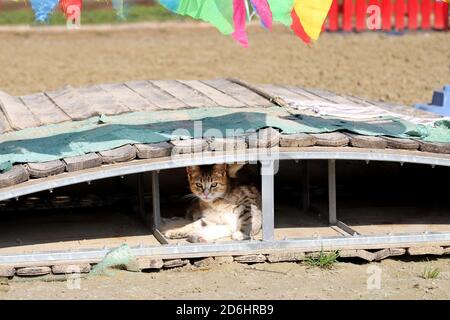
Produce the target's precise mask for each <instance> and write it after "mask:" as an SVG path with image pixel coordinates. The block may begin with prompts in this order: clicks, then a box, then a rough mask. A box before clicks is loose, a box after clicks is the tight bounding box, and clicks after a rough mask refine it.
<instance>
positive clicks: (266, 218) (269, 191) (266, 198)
mask: <svg viewBox="0 0 450 320" xmlns="http://www.w3.org/2000/svg"><path fill="white" fill-rule="evenodd" d="M261 165H262V167H261V190H262V192H261V195H262V214H263V226H262V228H263V241H273V240H274V238H275V237H274V230H275V217H274V215H275V209H274V206H275V202H274V162H273V160H270V161H261Z"/></svg>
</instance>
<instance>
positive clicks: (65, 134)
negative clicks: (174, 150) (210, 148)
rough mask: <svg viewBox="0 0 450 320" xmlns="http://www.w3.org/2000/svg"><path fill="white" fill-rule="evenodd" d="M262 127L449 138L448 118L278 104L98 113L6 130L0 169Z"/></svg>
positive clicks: (0, 142) (0, 145)
mask: <svg viewBox="0 0 450 320" xmlns="http://www.w3.org/2000/svg"><path fill="white" fill-rule="evenodd" d="M200 120H201V121H200ZM264 127H274V128H278V129H280V130H281V131H282V132H283V133H286V134H292V133H300V132H304V133H323V132H333V131H349V132H354V133H358V134H362V135H370V136H378V135H384V136H390V137H398V138H414V139H418V140H424V141H431V142H448V143H450V123H449V122H448V121H438V122H436V123H435V125H434V126H424V125H416V124H414V123H411V122H407V121H404V120H402V119H398V118H386V117H384V118H380V119H379V121H377V122H375V123H362V122H355V121H348V120H342V119H336V118H330V117H313V116H304V115H302V116H300V115H297V116H295V115H291V114H290V113H288V112H286V111H285V110H284V109H283V108H280V107H271V108H265V109H261V108H245V109H235V110H233V109H230V108H222V107H216V108H199V109H188V110H174V111H152V112H135V113H129V114H123V115H117V116H111V117H105V116H101V117H94V118H91V119H88V120H84V121H76V122H67V123H62V124H55V125H47V126H42V127H38V128H30V129H24V130H21V131H15V132H10V133H6V134H3V135H2V136H1V137H0V171H6V170H8V169H9V168H10V165H11V164H14V163H26V162H45V161H51V160H57V159H61V158H65V157H71V156H77V155H82V154H86V153H89V152H98V151H103V150H109V149H113V148H116V147H120V146H123V145H125V144H129V143H131V144H133V143H156V142H162V141H168V140H171V139H188V138H193V137H197V138H198V137H201V136H202V135H203V136H214V137H231V136H236V135H241V134H242V133H245V132H251V131H256V130H258V129H261V128H264Z"/></svg>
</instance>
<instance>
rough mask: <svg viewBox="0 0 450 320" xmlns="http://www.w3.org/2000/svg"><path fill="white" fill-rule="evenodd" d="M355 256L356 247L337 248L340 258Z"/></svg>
mask: <svg viewBox="0 0 450 320" xmlns="http://www.w3.org/2000/svg"><path fill="white" fill-rule="evenodd" d="M356 256H357V254H356V249H346V250H339V257H340V258H354V257H356Z"/></svg>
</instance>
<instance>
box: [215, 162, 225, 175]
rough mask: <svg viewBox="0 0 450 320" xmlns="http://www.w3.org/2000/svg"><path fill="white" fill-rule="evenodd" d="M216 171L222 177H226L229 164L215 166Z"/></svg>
mask: <svg viewBox="0 0 450 320" xmlns="http://www.w3.org/2000/svg"><path fill="white" fill-rule="evenodd" d="M214 171H215V172H218V173H219V174H220V175H222V176H225V175H226V174H227V164H226V163H221V164H215V165H214Z"/></svg>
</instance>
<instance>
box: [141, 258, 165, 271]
mask: <svg viewBox="0 0 450 320" xmlns="http://www.w3.org/2000/svg"><path fill="white" fill-rule="evenodd" d="M136 260H137V266H138V268H139V270H159V269H161V268H162V267H163V266H164V261H163V260H162V259H159V258H147V257H145V258H137V259H136Z"/></svg>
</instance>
